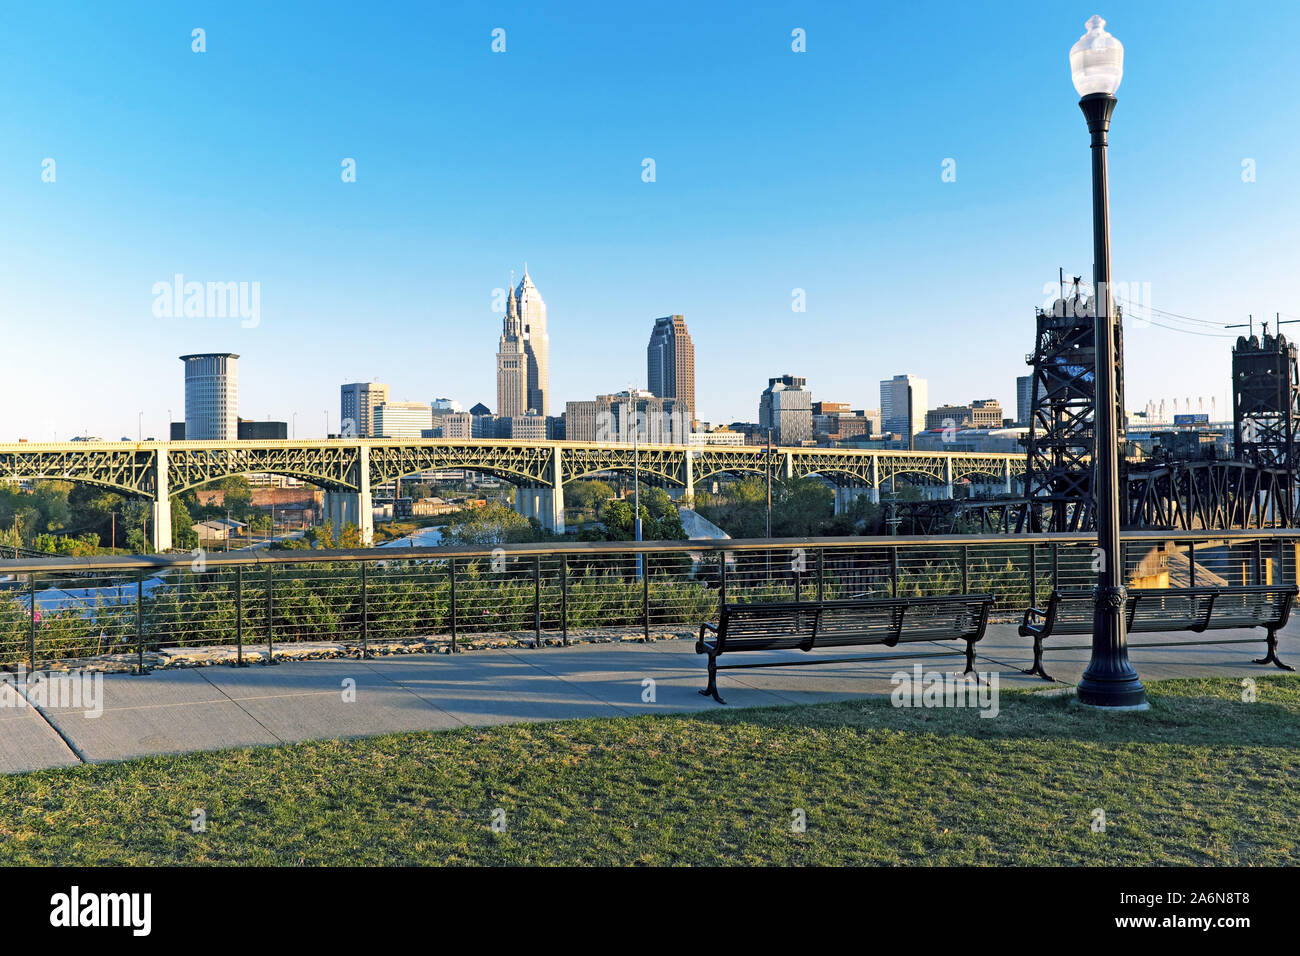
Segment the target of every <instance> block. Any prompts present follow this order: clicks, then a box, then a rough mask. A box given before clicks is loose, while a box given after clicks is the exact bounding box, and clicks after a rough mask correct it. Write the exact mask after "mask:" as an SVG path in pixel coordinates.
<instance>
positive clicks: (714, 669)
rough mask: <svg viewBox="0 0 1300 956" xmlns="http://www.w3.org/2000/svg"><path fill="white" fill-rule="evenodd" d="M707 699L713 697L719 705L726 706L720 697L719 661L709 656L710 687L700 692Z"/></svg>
mask: <svg viewBox="0 0 1300 956" xmlns="http://www.w3.org/2000/svg"><path fill="white" fill-rule="evenodd" d="M700 693H701V694H702V695H704V696H705V697H712V698H713V699H714V700H716V701H717V702H718V703H719V704H725V703H726V701H725V700H723V699H722V698H721V697H720V696H718V659H717V658H716V657H715V656H714V655H712V654H710V655H709V686H708V687H706V688H704V690H702V691H700Z"/></svg>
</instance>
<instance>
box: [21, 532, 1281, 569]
mask: <svg viewBox="0 0 1300 956" xmlns="http://www.w3.org/2000/svg"><path fill="white" fill-rule="evenodd" d="M1122 539H1123V541H1125V542H1136V543H1141V542H1143V541H1153V542H1165V541H1173V542H1204V541H1225V542H1227V541H1285V540H1300V530H1297V529H1295V528H1264V529H1255V530H1223V531H1217V530H1208V531H1179V530H1144V531H1128V532H1125V533H1124V534H1123V536H1122ZM1096 540H1097V539H1096V536H1095V535H1092V534H1076V533H1071V532H1063V533H1062V532H1044V533H1038V534H1003V535H969V534H955V535H907V536H902V535H900V536H893V535H886V536H880V537H852V536H845V537H825V538H736V539H727V540H723V541H563V542H561V541H543V542H530V543H524V544H503V545H498V546H495V547H484V546H481V545H445V546H440V547H435V548H400V549H394V548H349V549H339V550H310V551H309V550H285V551H266V550H259V551H257V552H247V553H240V552H204V555H203V561H204V564H205V565H206V566H207V567H209V568H222V567H260V566H265V565H277V564H325V563H355V562H388V561H408V560H425V561H439V560H451V559H452V558H456V559H462V558H491V557H493V556H494V555H499V554H502V553H504V554H506V555H508V556H529V557H531V556H533V555H541V556H548V555H549V556H556V557H558V556H561V555H566V554H567V555H579V554H586V555H604V554H647V555H650V554H665V553H674V554H683V553H686V554H717V553H719V552H725V553H728V554H730V553H732V552H746V551H771V550H794V549H799V548H802V549H813V550H828V551H834V550H845V549H853V548H858V549H861V548H881V549H898V550H903V551H905V550H907V549H909V548H920V547H926V546H931V547H934V546H953V547H956V546H961V545H969V546H988V547H998V546H1003V547H1014V546H1023V545H1030V544H1058V545H1070V544H1077V545H1088V544H1092V543H1095V542H1096ZM193 561H194V554H193V553H192V552H181V553H175V554H152V555H119V556H111V557H103V556H97V557H67V556H63V557H50V558H34V559H25V558H24V559H19V560H16V561H15V560H0V574H24V573H29V572H35V573H49V572H59V571H118V572H120V571H132V570H145V571H150V570H152V571H161V570H167V569H173V568H184V567H188V566H189V565H190V564H191V563H192V562H193Z"/></svg>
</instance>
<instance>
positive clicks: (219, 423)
mask: <svg viewBox="0 0 1300 956" xmlns="http://www.w3.org/2000/svg"><path fill="white" fill-rule="evenodd" d="M181 361H182V362H184V363H185V437H186V438H187V439H189V440H191V441H235V440H236V439H237V438H238V437H239V388H238V379H239V374H238V373H239V366H238V362H239V356H238V355H236V354H235V353H234V352H206V353H201V354H195V355H182V356H181Z"/></svg>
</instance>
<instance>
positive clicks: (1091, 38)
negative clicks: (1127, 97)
mask: <svg viewBox="0 0 1300 956" xmlns="http://www.w3.org/2000/svg"><path fill="white" fill-rule="evenodd" d="M1085 26H1086V27H1087V28H1088V32H1087V33H1085V34H1084V35H1083V36H1081V37H1079V42H1078V43H1076V44H1075V45H1074V46H1072V47H1070V78H1071V79H1073V80H1074V88H1075V89H1076V90H1078V91H1079V95H1080V96H1088V95H1090V94H1092V93H1109V94H1111V95H1112V96H1114V95H1115V91H1116V90H1118V89H1119V81H1120V80H1121V79H1122V78H1123V76H1124V44H1122V43H1120V42H1119V41H1118V40H1116V39H1115V38H1114V37H1113V36H1111V35H1110V34H1109V33H1107V32H1106V21H1105V20H1103V19H1102V18H1101V17H1098V16H1092V17H1089V18H1088V22H1087V23H1086V24H1085Z"/></svg>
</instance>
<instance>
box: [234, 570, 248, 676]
mask: <svg viewBox="0 0 1300 956" xmlns="http://www.w3.org/2000/svg"><path fill="white" fill-rule="evenodd" d="M235 666H236V667H247V666H248V665H247V664H245V663H244V566H243V565H242V564H237V565H235Z"/></svg>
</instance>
